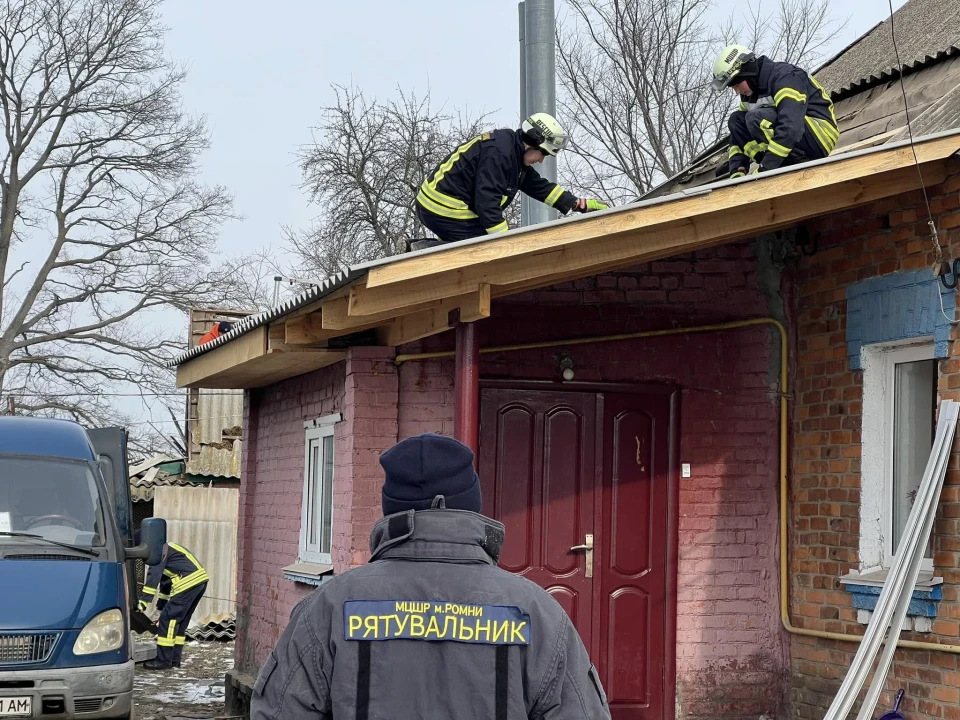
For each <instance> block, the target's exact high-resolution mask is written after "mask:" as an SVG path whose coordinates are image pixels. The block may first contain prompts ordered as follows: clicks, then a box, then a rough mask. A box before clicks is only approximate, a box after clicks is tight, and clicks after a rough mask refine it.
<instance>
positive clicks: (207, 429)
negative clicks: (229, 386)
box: [193, 388, 243, 445]
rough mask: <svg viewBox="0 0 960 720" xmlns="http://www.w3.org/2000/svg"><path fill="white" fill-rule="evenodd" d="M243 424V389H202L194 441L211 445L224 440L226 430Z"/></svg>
mask: <svg viewBox="0 0 960 720" xmlns="http://www.w3.org/2000/svg"><path fill="white" fill-rule="evenodd" d="M242 425H243V390H206V389H203V388H201V389H200V397H199V398H198V403H197V423H196V426H195V428H194V431H193V441H194V442H195V443H197V444H198V445H210V444H211V443H219V442H222V441H223V435H224V432H223V431H224V430H227V429H230V428H237V427H240V426H242ZM238 434H239V433H238Z"/></svg>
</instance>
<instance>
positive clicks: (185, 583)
mask: <svg viewBox="0 0 960 720" xmlns="http://www.w3.org/2000/svg"><path fill="white" fill-rule="evenodd" d="M209 579H210V576H209V575H207V571H206V570H204V569H203V568H201V569H199V570H197V571H196V572H192V573H190V574H189V575H187V576H186V577H183V578H180V580H174V581H173V591H172V592H171V593H170V594H171V595H179V594H180V593H182V592H186V591H187V590H189V589H190V588H194V587H196V586H197V585H199V584H200V583H202V582H206V581H207V580H209Z"/></svg>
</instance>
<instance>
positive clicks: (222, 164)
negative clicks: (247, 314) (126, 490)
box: [122, 0, 904, 427]
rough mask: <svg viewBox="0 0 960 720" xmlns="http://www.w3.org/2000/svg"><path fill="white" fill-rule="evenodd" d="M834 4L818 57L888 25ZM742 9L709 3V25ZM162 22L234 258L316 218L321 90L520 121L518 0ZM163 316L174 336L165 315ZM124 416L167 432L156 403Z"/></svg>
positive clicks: (276, 0)
mask: <svg viewBox="0 0 960 720" xmlns="http://www.w3.org/2000/svg"><path fill="white" fill-rule="evenodd" d="M775 2H776V0H765V2H764V7H765V8H766V7H770V8H773V7H775ZM835 2H836V7H837V8H838V10H837V14H838V15H841V13H849V16H848V15H842V19H846V18H847V17H849V21H848V23H847V27H846V28H845V29H844V31H843V32H841V33H838V34H837V36H836V37H835V38H834V39H833V42H832V44H831V46H830V48H828V50H827V52H825V56H828V55H831V54H833V53H834V52H836V51H838V50H840V49H842V48H843V47H844V46H846V45H848V44H849V43H850V42H852V41H853V40H854V39H855V38H857V37H858V36H859V35H861V34H863V33H864V32H866V31H867V30H869V29H870V28H871V27H873V26H874V25H875V24H876V23H877V22H879V21H881V20H883V19H884V17H885V16H886V14H887V3H886V2H885V0H835ZM903 2H904V0H895V2H894V7H899V6H900V5H902V4H903ZM556 3H557V7H558V9H560V8H561V7H562V0H556ZM745 7H746V5H745V3H744V2H743V0H717V2H716V10H715V15H716V18H717V22H718V23H722V22H723V21H724V20H725V19H726V18H727V17H728V16H729V15H730V13H731V11H733V10H738V11H740V10H742V9H743V8H745ZM841 8H842V10H841ZM163 16H164V21H165V23H166V25H167V26H168V27H169V34H168V36H167V41H166V47H167V51H168V53H169V55H170V57H171V58H174V59H176V60H179V61H182V62H185V63H187V65H188V68H189V75H188V78H187V81H186V84H185V86H184V87H183V100H184V107H185V109H186V110H187V111H188V112H190V113H192V114H197V115H205V116H206V117H207V119H208V121H209V127H210V131H211V140H212V143H213V146H212V148H211V149H210V150H209V151H208V152H207V153H206V155H205V156H204V157H203V158H202V167H203V177H204V180H205V181H206V182H207V183H208V184H222V185H225V186H227V187H228V188H229V189H230V190H231V191H232V192H233V193H234V195H235V198H236V210H237V212H238V213H239V214H241V215H243V216H244V218H243V220H240V221H235V222H231V223H230V224H228V225H227V226H226V227H224V229H223V235H222V239H221V248H226V249H228V251H229V252H230V253H231V254H243V253H247V252H251V251H254V250H257V249H260V248H264V247H269V246H272V247H273V248H274V249H275V250H277V251H278V250H279V248H280V245H281V243H280V228H281V226H283V225H291V226H304V225H306V224H308V223H309V221H310V219H311V218H312V217H313V215H314V213H315V209H311V208H310V207H309V205H308V203H307V200H306V197H305V196H304V195H303V193H302V192H301V190H300V189H299V182H300V175H299V171H298V169H297V165H296V158H295V152H296V149H297V147H298V146H301V145H303V144H305V143H308V142H309V141H310V137H311V135H310V128H311V126H314V125H316V124H317V123H318V121H319V119H320V116H321V109H322V108H323V107H324V106H326V105H329V104H331V103H332V102H333V99H334V98H333V93H332V91H331V88H330V86H331V84H341V85H346V84H350V83H354V84H356V85H357V86H358V87H361V88H363V90H364V91H365V92H366V93H368V94H369V95H371V96H375V97H377V98H379V99H382V100H385V99H388V98H389V97H392V96H395V95H396V92H397V88H398V87H400V88H403V89H404V90H413V91H416V92H417V93H418V94H422V93H424V92H425V91H426V90H427V89H428V88H429V90H430V92H431V94H432V97H433V103H434V107H438V106H440V105H446V107H448V108H450V109H454V108H461V109H465V110H469V111H470V112H471V113H475V112H480V111H488V112H492V113H493V114H492V120H493V121H495V122H496V123H497V124H498V125H499V126H515V125H516V123H517V122H518V120H519V117H518V113H519V109H518V94H519V89H518V88H519V85H518V73H519V56H518V31H517V1H516V0H444V1H441V0H414V1H413V2H405V3H403V2H397V0H347V1H343V2H330V0H273V1H272V2H269V3H263V2H257V3H253V2H251V1H250V0H241V1H240V2H237V0H167V3H166V4H165V5H164V13H163ZM162 317H164V318H170V321H171V322H177V321H180V322H184V325H185V321H184V320H182V319H181V318H180V316H179V315H178V314H176V313H163V314H162ZM147 404H148V405H149V404H150V403H147ZM122 405H123V407H124V410H127V411H128V412H130V413H131V414H133V415H140V416H141V417H142V418H147V417H151V416H152V417H153V418H154V420H156V421H158V422H160V423H163V426H164V427H169V422H170V421H169V419H168V418H167V415H166V413H165V412H164V411H162V410H160V409H158V408H159V406H154V407H153V408H148V407H145V406H144V404H142V403H141V401H139V400H132V399H131V400H129V401H125V402H122Z"/></svg>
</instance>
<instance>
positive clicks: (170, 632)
mask: <svg viewBox="0 0 960 720" xmlns="http://www.w3.org/2000/svg"><path fill="white" fill-rule="evenodd" d="M176 630H177V621H176V620H171V621H170V624H169V625H168V626H167V634H166V635H158V636H157V645H159V646H160V647H173V645H174V643H175V642H176V636H175V635H174V633H175V632H176Z"/></svg>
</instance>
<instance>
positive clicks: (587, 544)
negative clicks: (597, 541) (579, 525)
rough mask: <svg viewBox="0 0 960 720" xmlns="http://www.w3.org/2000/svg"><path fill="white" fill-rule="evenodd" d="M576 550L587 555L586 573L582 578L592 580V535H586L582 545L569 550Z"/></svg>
mask: <svg viewBox="0 0 960 720" xmlns="http://www.w3.org/2000/svg"><path fill="white" fill-rule="evenodd" d="M578 550H583V551H585V552H586V553H587V557H586V561H587V571H586V572H585V573H584V577H588V578H592V577H593V535H592V534H588V535H587V536H586V537H584V539H583V545H574V546H573V547H572V548H570V552H576V551H578Z"/></svg>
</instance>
